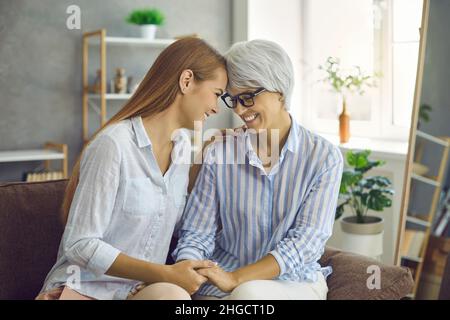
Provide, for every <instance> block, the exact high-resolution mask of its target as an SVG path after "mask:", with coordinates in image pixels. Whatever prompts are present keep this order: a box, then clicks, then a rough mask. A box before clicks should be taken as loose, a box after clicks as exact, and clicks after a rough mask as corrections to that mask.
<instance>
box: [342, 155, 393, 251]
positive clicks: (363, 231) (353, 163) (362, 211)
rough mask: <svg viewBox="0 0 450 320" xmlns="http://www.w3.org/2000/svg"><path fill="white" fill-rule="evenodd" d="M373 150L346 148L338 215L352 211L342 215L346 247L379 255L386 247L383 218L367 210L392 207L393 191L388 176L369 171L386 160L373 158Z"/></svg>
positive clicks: (344, 246) (345, 248)
mask: <svg viewBox="0 0 450 320" xmlns="http://www.w3.org/2000/svg"><path fill="white" fill-rule="evenodd" d="M370 153H371V151H370V150H364V151H348V152H347V154H346V161H347V165H348V167H347V168H346V169H345V170H344V171H343V173H342V180H341V186H340V190H339V203H338V206H337V208H336V219H339V218H340V217H341V216H342V215H343V214H344V211H345V208H348V209H349V210H350V211H351V213H352V215H350V216H346V217H344V218H342V219H341V228H342V231H343V233H344V238H343V249H344V250H347V251H351V252H355V253H360V254H366V255H369V256H373V257H379V256H380V255H381V254H382V248H383V243H382V239H383V227H384V220H383V218H381V217H377V216H373V215H369V214H368V212H369V210H373V211H383V210H384V209H385V208H387V207H390V206H391V205H392V200H391V198H390V196H391V195H393V194H394V191H393V190H392V189H391V188H390V186H391V181H390V180H389V179H388V178H387V177H384V176H367V175H366V173H367V172H368V171H369V170H371V169H372V168H375V167H379V166H382V165H383V164H384V163H385V162H384V161H372V160H370V159H369V158H368V157H369V155H370Z"/></svg>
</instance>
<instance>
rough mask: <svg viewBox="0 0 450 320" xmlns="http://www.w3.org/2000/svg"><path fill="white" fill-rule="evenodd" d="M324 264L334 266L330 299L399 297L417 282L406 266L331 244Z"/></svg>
mask: <svg viewBox="0 0 450 320" xmlns="http://www.w3.org/2000/svg"><path fill="white" fill-rule="evenodd" d="M320 264H321V265H322V266H331V267H332V268H333V273H332V274H331V275H330V276H329V277H328V279H327V284H328V297H327V298H328V299H329V300H353V299H356V300H372V299H378V300H381V299H383V300H384V299H387V300H398V299H402V298H404V297H405V296H406V295H407V294H409V293H410V292H412V289H413V286H414V281H413V278H412V275H411V271H410V270H409V269H407V268H405V267H398V266H393V265H386V264H383V263H381V262H379V261H377V260H375V259H371V258H368V257H365V256H362V255H358V254H353V253H349V252H343V251H340V250H337V249H334V248H330V247H327V248H326V250H325V253H324V255H323V256H322V258H321V259H320ZM378 275H379V282H377V279H376V277H377V276H378ZM378 284H379V286H377V285H378Z"/></svg>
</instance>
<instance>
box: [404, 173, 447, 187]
mask: <svg viewBox="0 0 450 320" xmlns="http://www.w3.org/2000/svg"><path fill="white" fill-rule="evenodd" d="M411 178H413V179H416V180H418V181H421V182H424V183H427V184H430V185H432V186H435V187H439V186H440V185H441V184H440V183H439V182H438V181H436V180H433V179H430V178H427V177H424V176H420V175H418V174H416V173H411Z"/></svg>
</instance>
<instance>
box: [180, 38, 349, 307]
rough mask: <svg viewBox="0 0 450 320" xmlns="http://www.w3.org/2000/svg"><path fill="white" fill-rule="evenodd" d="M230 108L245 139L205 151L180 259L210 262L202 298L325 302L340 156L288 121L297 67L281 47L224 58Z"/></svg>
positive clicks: (244, 47) (248, 48)
mask: <svg viewBox="0 0 450 320" xmlns="http://www.w3.org/2000/svg"><path fill="white" fill-rule="evenodd" d="M225 58H226V60H227V70H228V79H229V82H228V92H227V93H226V94H225V95H224V96H223V100H224V102H225V103H226V104H227V106H228V107H230V108H232V109H233V110H234V112H235V113H236V114H237V115H238V116H239V117H240V118H241V119H242V120H243V122H245V124H246V126H247V128H248V129H247V130H240V131H237V132H236V133H235V134H234V136H233V135H232V134H229V135H226V136H225V137H224V139H223V141H220V140H219V141H217V139H216V141H215V142H214V143H212V144H210V145H209V147H208V148H206V155H205V160H204V162H203V165H202V167H201V170H200V173H199V175H198V178H197V181H196V183H195V185H194V188H193V190H192V192H191V194H190V197H189V200H188V203H187V206H186V209H185V212H184V216H183V223H182V226H181V228H180V233H179V236H180V238H179V242H178V245H177V248H176V250H175V251H174V254H173V256H174V258H175V259H176V260H177V261H183V260H184V259H198V260H202V259H212V260H215V261H217V262H218V266H215V267H211V268H203V269H200V270H198V272H199V273H200V274H202V275H203V276H205V277H207V278H208V283H205V285H203V286H202V287H201V288H200V289H199V291H198V292H197V293H196V295H195V296H194V298H197V299H217V298H223V299H237V300H240V299H326V296H327V291H328V288H327V284H326V281H325V279H326V276H327V275H329V274H330V273H331V268H330V267H326V266H324V267H322V266H320V265H319V264H318V262H317V261H318V260H319V258H320V257H321V255H322V253H323V251H324V247H325V243H326V241H327V239H328V238H329V237H330V235H331V232H332V227H333V222H334V216H335V209H336V202H337V198H338V192H339V185H340V181H341V175H342V166H343V160H342V155H341V153H340V151H339V149H338V148H337V147H335V146H333V145H332V144H331V143H329V142H327V141H326V140H324V139H322V138H320V137H319V136H317V135H314V134H313V133H311V132H309V131H308V130H306V129H305V128H303V127H302V126H300V125H299V124H298V123H297V122H296V121H295V120H294V119H293V118H292V117H291V115H290V114H289V112H288V109H289V106H290V100H291V93H292V90H293V86H294V79H293V68H292V64H291V61H290V59H289V57H288V55H287V54H286V52H285V51H284V50H283V49H282V48H281V47H280V46H279V45H277V44H275V43H273V42H270V41H264V40H253V41H249V42H242V43H237V44H235V45H234V46H233V47H232V48H231V49H230V50H229V51H228V52H227V53H226V54H225Z"/></svg>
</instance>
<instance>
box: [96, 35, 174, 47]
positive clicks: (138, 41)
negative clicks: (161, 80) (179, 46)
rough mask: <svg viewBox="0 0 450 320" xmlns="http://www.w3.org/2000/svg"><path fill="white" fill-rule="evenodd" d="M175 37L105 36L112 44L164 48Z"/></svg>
mask: <svg viewBox="0 0 450 320" xmlns="http://www.w3.org/2000/svg"><path fill="white" fill-rule="evenodd" d="M175 41H176V40H175V39H153V40H150V39H144V38H132V37H105V42H106V44H112V45H140V46H147V47H153V48H165V47H167V46H169V45H171V44H172V43H174V42H175ZM92 44H100V42H99V41H95V42H92Z"/></svg>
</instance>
